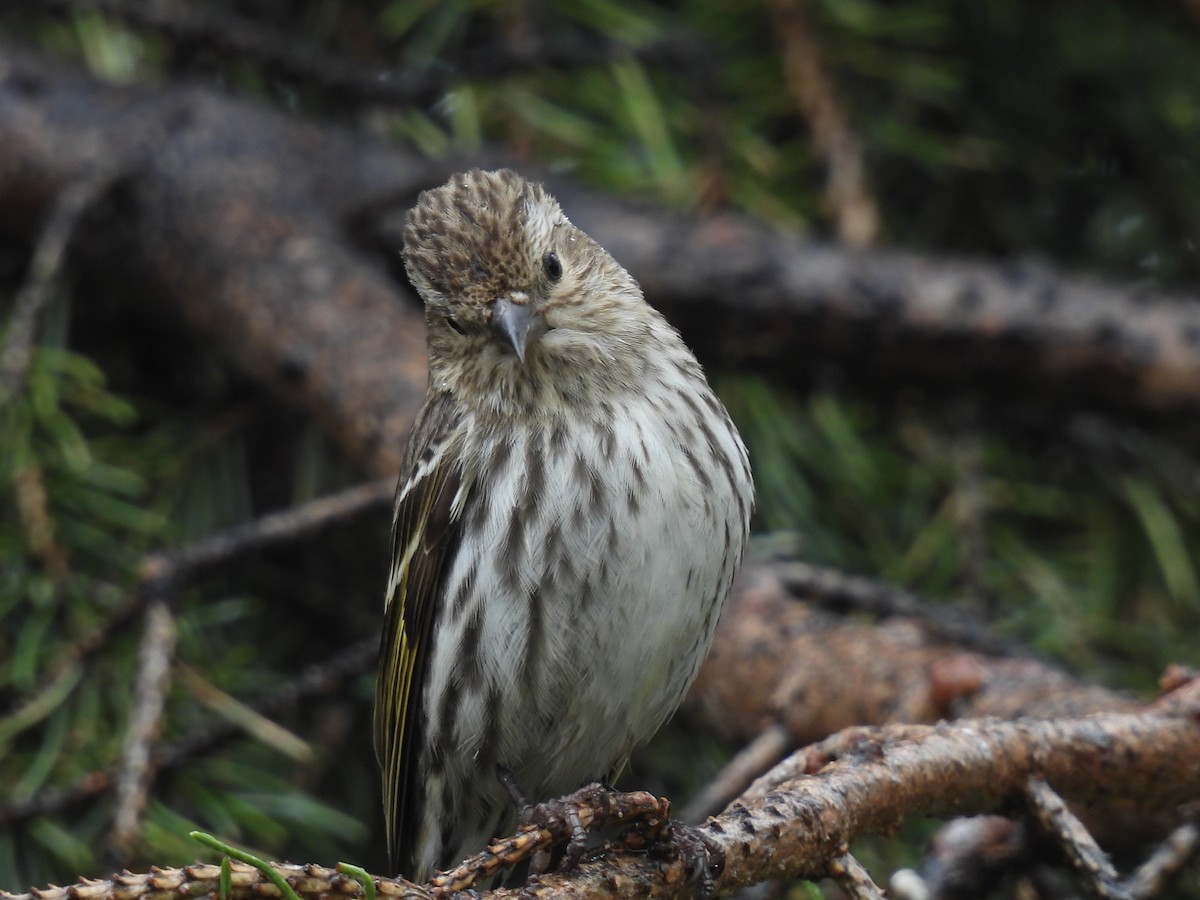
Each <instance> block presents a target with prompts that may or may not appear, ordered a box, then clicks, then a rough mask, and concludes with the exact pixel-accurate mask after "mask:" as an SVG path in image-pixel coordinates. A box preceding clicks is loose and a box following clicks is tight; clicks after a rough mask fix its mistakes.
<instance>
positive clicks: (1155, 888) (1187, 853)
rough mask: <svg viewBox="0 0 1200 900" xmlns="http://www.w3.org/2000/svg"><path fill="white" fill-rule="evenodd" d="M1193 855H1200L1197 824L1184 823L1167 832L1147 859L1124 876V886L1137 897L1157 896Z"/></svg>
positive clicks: (1190, 860)
mask: <svg viewBox="0 0 1200 900" xmlns="http://www.w3.org/2000/svg"><path fill="white" fill-rule="evenodd" d="M1197 854H1200V825H1198V824H1197V823H1196V822H1185V823H1183V824H1182V825H1180V826H1179V827H1178V828H1176V829H1175V830H1174V831H1172V832H1171V833H1170V834H1169V835H1167V838H1166V840H1164V841H1163V842H1162V843H1161V844H1159V845H1158V847H1157V849H1155V851H1154V852H1153V853H1152V854H1150V858H1149V859H1147V860H1146V861H1145V862H1144V863H1142V864H1141V865H1140V866H1138V867H1137V870H1136V871H1135V872H1134V873H1133V874H1132V875H1130V876H1129V878H1127V879H1126V881H1125V886H1126V887H1128V888H1129V893H1130V894H1132V895H1133V896H1134V897H1137V898H1139V900H1140V898H1145V897H1157V896H1158V895H1159V894H1161V893H1162V892H1163V891H1164V890H1165V889H1166V886H1167V885H1168V884H1169V883H1170V881H1171V880H1172V879H1173V878H1174V877H1175V876H1176V875H1178V874H1179V873H1180V872H1182V871H1183V870H1184V869H1185V868H1186V867H1187V865H1188V864H1189V863H1190V862H1192V861H1193V860H1194V859H1195V858H1196V856H1197Z"/></svg>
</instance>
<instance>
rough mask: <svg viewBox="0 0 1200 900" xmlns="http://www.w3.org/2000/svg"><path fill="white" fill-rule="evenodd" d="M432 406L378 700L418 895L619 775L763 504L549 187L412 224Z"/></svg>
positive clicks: (694, 366) (398, 552) (690, 668)
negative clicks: (577, 794)
mask: <svg viewBox="0 0 1200 900" xmlns="http://www.w3.org/2000/svg"><path fill="white" fill-rule="evenodd" d="M404 263H405V266H406V268H407V270H408V275H409V278H410V279H411V280H412V282H413V284H414V285H415V287H416V289H417V291H418V292H419V293H420V295H421V297H422V298H423V299H424V301H425V307H426V324H427V328H428V342H429V392H428V395H427V397H426V400H425V406H424V408H423V409H422V410H421V412H420V414H419V415H418V417H417V420H416V423H415V424H414V426H413V431H412V435H411V437H410V439H409V443H408V448H407V451H406V455H405V462H404V471H403V476H402V480H401V483H400V486H399V489H398V491H397V495H396V508H395V518H394V523H393V529H392V570H391V578H390V581H389V584H388V591H387V598H386V603H387V605H386V621H385V625H384V630H383V636H382V643H381V647H380V662H379V677H378V683H377V685H376V698H375V746H376V752H377V754H378V756H379V760H380V764H381V765H382V767H383V782H384V814H385V817H386V823H387V832H388V847H389V850H390V852H391V855H392V863H393V865H394V866H396V867H398V868H399V870H400V872H401V874H403V875H405V876H407V877H409V878H411V879H413V880H416V881H425V880H427V879H428V878H429V877H430V875H431V874H432V871H433V869H434V868H445V867H446V866H448V865H450V864H452V863H454V862H457V861H458V860H460V859H462V858H463V857H464V856H466V855H468V854H470V853H473V852H476V851H478V850H480V849H481V848H482V847H484V846H485V845H486V843H487V842H488V841H489V840H490V839H491V838H492V837H494V836H495V835H497V834H500V833H502V832H503V831H505V830H507V829H508V828H510V827H511V825H512V823H513V822H515V819H516V811H515V809H514V806H513V803H512V800H511V799H510V797H509V795H508V794H507V793H506V792H505V791H504V790H503V789H502V787H501V785H500V783H499V781H498V780H497V776H496V772H497V766H498V765H502V766H505V767H507V768H508V769H509V770H511V772H512V773H513V774H514V776H515V782H516V784H517V785H519V786H520V787H521V788H522V789H523V790H524V791H526V792H527V793H528V794H529V795H530V796H532V797H533V798H534V799H547V798H550V797H555V796H558V795H560V794H563V793H566V792H569V791H571V790H574V789H575V788H578V787H580V786H581V785H583V784H585V783H588V782H590V781H596V780H599V779H601V778H605V779H607V778H611V777H614V776H615V775H616V774H617V772H618V771H619V770H620V768H621V767H622V765H623V764H624V761H625V760H626V758H627V757H628V755H629V753H630V751H631V750H632V749H633V748H634V747H636V746H637V745H638V744H640V743H642V742H643V741H645V740H647V739H648V738H649V737H650V736H651V735H652V734H654V732H655V731H656V730H657V729H658V728H659V726H661V725H662V724H663V722H664V721H665V720H666V719H667V718H668V717H669V716H670V715H671V714H672V713H673V712H674V710H675V708H676V707H677V706H678V705H679V702H680V700H681V699H682V698H683V695H684V693H685V692H686V691H687V689H688V687H689V685H690V684H691V682H692V680H693V678H694V677H695V675H696V672H697V670H698V669H699V667H700V663H701V662H702V660H703V658H704V656H705V654H706V653H707V652H708V647H709V644H710V643H711V641H712V637H713V630H714V628H715V627H716V623H717V617H718V615H719V613H720V610H721V606H722V604H723V603H724V601H725V597H726V595H727V594H728V592H729V586H730V582H731V581H732V579H733V575H734V571H735V569H736V568H737V565H738V563H739V561H740V559H741V556H742V550H743V548H744V546H745V543H746V536H747V532H748V530H749V524H750V514H751V511H752V506H753V490H754V488H753V483H752V480H751V476H750V467H749V462H748V460H747V457H746V450H745V447H744V446H743V445H742V441H741V438H740V437H739V435H738V433H737V430H736V429H735V428H734V426H733V423H732V422H731V421H730V418H729V414H728V413H727V412H726V411H725V408H724V407H723V406H722V405H721V403H720V401H719V400H718V399H717V398H716V396H715V395H714V394H713V392H712V389H711V388H710V387H709V385H708V382H707V381H706V380H705V377H704V373H703V372H702V371H701V368H700V365H699V363H697V362H696V359H695V358H694V357H693V356H692V354H691V352H690V351H689V350H688V348H687V346H686V345H685V344H684V343H683V340H682V339H681V338H680V336H679V334H678V333H677V332H676V331H675V329H674V328H672V327H671V326H670V325H669V324H667V322H666V320H665V319H663V317H662V316H661V315H660V314H659V313H658V312H657V311H656V310H654V309H653V308H652V307H650V306H649V305H648V304H647V303H646V302H645V300H644V299H643V298H642V294H641V291H640V289H639V288H638V286H637V283H636V282H634V280H633V279H632V278H631V277H630V276H629V274H628V273H626V272H625V270H624V269H622V268H621V267H620V266H619V265H618V264H617V262H616V261H615V260H614V259H613V258H612V257H611V256H609V255H608V254H607V253H606V252H605V251H604V250H603V249H602V248H601V247H600V246H599V245H597V244H596V243H595V242H594V241H592V240H591V239H590V238H589V237H588V236H587V235H585V234H584V233H583V232H581V231H579V229H577V228H575V227H574V226H573V225H572V224H571V223H570V222H569V221H567V218H566V216H564V215H563V213H562V211H561V210H560V209H559V206H558V203H557V202H556V201H555V200H554V198H552V197H550V196H549V195H548V194H546V193H545V191H544V190H543V189H542V187H541V186H540V185H537V184H532V183H529V182H526V181H525V180H524V179H522V178H521V177H520V176H519V175H517V174H515V173H514V172H511V171H499V172H482V171H479V170H472V171H470V172H466V173H464V174H461V175H457V176H455V177H453V178H451V179H450V181H449V182H448V183H447V184H446V185H444V186H443V187H440V188H437V189H435V190H430V191H426V192H425V193H423V194H422V195H421V197H420V198H419V200H418V201H417V205H416V207H415V208H414V209H413V210H412V211H411V212H410V213H409V215H408V219H407V222H406V225H405V230H404Z"/></svg>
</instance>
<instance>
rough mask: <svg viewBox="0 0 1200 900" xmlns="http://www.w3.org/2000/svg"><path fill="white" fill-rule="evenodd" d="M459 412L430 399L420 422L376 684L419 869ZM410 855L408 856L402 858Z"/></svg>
mask: <svg viewBox="0 0 1200 900" xmlns="http://www.w3.org/2000/svg"><path fill="white" fill-rule="evenodd" d="M458 421H459V417H458V416H457V415H456V414H455V412H454V408H453V406H452V401H451V400H450V398H448V397H446V396H444V395H441V396H439V395H435V396H434V397H432V398H430V400H429V401H428V402H427V403H426V405H425V407H424V408H423V409H422V410H421V413H420V414H419V415H418V416H417V420H416V422H415V423H414V424H413V431H412V435H411V437H410V438H409V444H408V449H407V452H406V454H405V466H404V472H405V473H407V477H406V480H405V481H404V482H403V483H402V484H401V485H400V487H399V489H398V492H397V495H396V512H395V518H394V520H393V523H392V571H391V578H390V579H389V584H388V594H387V597H386V601H385V602H386V606H385V610H384V625H383V635H382V638H381V642H380V645H379V674H378V677H377V680H376V683H375V754H376V756H378V757H379V764H380V766H381V767H382V769H383V811H384V819H385V827H386V829H387V843H388V854H389V858H390V859H391V864H392V866H393V868H394V869H399V870H400V871H402V872H406V873H411V872H412V870H413V866H414V853H415V845H416V838H417V830H418V828H419V827H420V821H421V804H422V802H423V799H424V798H423V792H422V790H421V784H420V775H419V773H418V771H417V764H418V756H419V750H420V740H421V734H420V732H421V729H422V727H423V721H422V720H423V718H424V710H423V709H422V705H423V704H422V696H421V695H422V691H423V689H424V685H425V683H426V681H427V674H426V673H427V669H428V665H429V651H430V644H431V642H432V638H433V621H434V618H435V615H436V610H437V605H438V603H439V602H440V600H441V594H442V583H443V579H444V573H445V572H446V570H447V569H448V563H449V561H450V560H451V559H453V555H454V552H455V550H456V548H457V545H458V537H459V532H460V529H459V514H460V513H461V503H460V504H458V505H456V504H455V502H454V501H455V497H456V495H457V494H458V492H459V488H460V487H461V485H462V479H463V476H462V468H461V465H460V464H459V460H458V459H457V458H455V457H456V454H455V453H454V452H453V450H454V449H456V448H454V446H453V445H454V443H455V442H454V440H453V436H454V434H455V432H456V429H457V427H458ZM402 853H403V856H402V855H401V854H402Z"/></svg>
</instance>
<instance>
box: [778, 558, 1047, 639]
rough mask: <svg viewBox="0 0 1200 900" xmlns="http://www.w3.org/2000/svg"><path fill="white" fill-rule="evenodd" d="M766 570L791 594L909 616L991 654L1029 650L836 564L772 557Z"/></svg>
mask: <svg viewBox="0 0 1200 900" xmlns="http://www.w3.org/2000/svg"><path fill="white" fill-rule="evenodd" d="M770 568H771V570H772V571H773V572H774V573H775V574H776V575H778V577H779V578H780V579H781V580H782V581H783V583H784V586H785V587H786V588H787V589H788V590H789V591H790V592H791V593H793V594H798V595H801V596H803V598H804V599H805V600H806V601H808V602H811V603H814V604H816V605H818V606H821V607H824V608H826V609H831V610H834V611H843V610H850V611H854V612H865V613H869V614H870V615H873V616H877V617H880V618H889V617H893V616H902V617H904V618H908V619H914V620H916V621H918V622H919V623H920V624H921V627H922V628H923V629H924V630H925V632H926V633H927V634H928V635H929V636H930V637H933V638H937V639H939V640H943V641H946V642H948V643H951V644H955V645H957V646H959V647H962V648H963V649H964V650H976V651H979V652H982V653H988V654H991V655H994V656H1029V651H1028V650H1026V649H1024V648H1022V647H1020V646H1018V645H1017V644H1016V643H1014V642H1013V641H1008V640H1005V639H1003V638H1001V637H999V636H998V635H996V633H995V632H994V631H993V630H992V629H991V628H990V626H988V625H987V623H985V622H983V621H982V620H981V619H979V618H977V617H976V616H974V615H972V614H970V613H969V612H966V611H963V610H959V609H955V608H953V607H949V606H946V605H945V604H938V603H933V602H931V601H930V600H928V599H926V598H924V597H921V596H920V595H919V594H915V593H913V592H912V591H907V590H905V589H904V588H901V587H897V586H896V585H894V584H892V583H890V582H887V581H881V580H879V579H875V578H868V577H867V576H865V575H854V574H851V573H848V572H845V571H843V570H841V569H834V568H828V567H824V566H814V565H811V564H809V563H804V562H793V561H786V562H777V563H771V564H770Z"/></svg>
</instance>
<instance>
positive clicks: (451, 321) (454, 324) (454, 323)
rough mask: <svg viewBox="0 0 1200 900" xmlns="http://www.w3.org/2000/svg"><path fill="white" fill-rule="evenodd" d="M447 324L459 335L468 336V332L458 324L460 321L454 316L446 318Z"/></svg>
mask: <svg viewBox="0 0 1200 900" xmlns="http://www.w3.org/2000/svg"><path fill="white" fill-rule="evenodd" d="M446 324H447V325H449V326H450V327H451V328H453V329H454V330H455V331H457V332H458V333H459V334H466V332H465V331H463V327H462V326H461V325H459V324H458V320H457V319H455V318H454V317H453V316H446Z"/></svg>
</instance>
